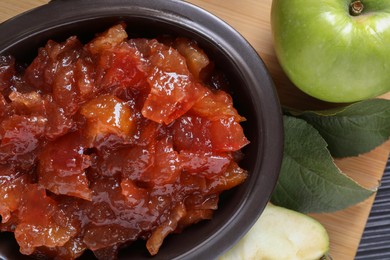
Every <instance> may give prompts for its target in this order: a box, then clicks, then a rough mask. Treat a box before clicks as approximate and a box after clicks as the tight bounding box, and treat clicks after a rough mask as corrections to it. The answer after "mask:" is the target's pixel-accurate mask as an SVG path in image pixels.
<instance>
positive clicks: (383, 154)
mask: <svg viewBox="0 0 390 260" xmlns="http://www.w3.org/2000/svg"><path fill="white" fill-rule="evenodd" d="M47 2H48V1H46V0H17V1H15V0H0V22H1V21H4V20H6V19H8V18H11V17H13V16H15V15H17V14H19V13H21V12H23V11H25V10H28V9H31V8H34V7H37V6H39V5H42V4H45V3H47ZM189 2H192V3H194V4H196V5H198V6H200V7H202V8H204V9H206V10H208V11H209V12H211V13H213V14H215V15H216V16H218V17H220V18H221V19H222V20H224V21H225V22H227V23H228V24H230V25H231V26H232V27H233V28H235V29H236V30H237V31H239V32H240V33H241V34H242V35H243V37H244V38H246V39H247V40H248V41H249V42H250V43H251V44H252V46H253V47H254V48H255V49H256V50H257V51H258V53H259V55H260V56H261V58H262V59H263V60H264V62H265V64H266V66H267V67H268V69H269V71H270V73H271V76H272V78H273V80H274V82H275V85H276V88H277V91H278V94H279V98H280V101H281V103H282V105H286V106H292V107H296V108H301V109H317V108H324V107H326V106H328V104H325V103H322V102H319V101H316V100H314V99H312V98H310V97H308V96H306V95H304V94H303V93H301V92H300V91H298V90H297V89H296V88H295V87H294V86H293V84H291V82H290V81H289V80H288V79H287V77H286V76H285V74H284V73H283V71H282V69H281V67H280V66H279V64H278V62H277V59H276V57H275V53H274V50H273V45H272V35H271V27H270V10H271V3H272V0H241V1H237V0H190V1H189ZM2 37H4V36H2ZM383 97H384V98H388V99H390V93H388V94H386V95H384V96H383ZM389 151H390V142H387V143H386V144H384V145H382V146H380V147H378V148H377V149H375V150H374V151H372V152H370V153H368V154H365V155H362V156H359V157H356V158H348V159H343V160H337V161H336V163H337V165H338V166H339V167H340V169H341V170H342V171H343V172H344V173H346V174H347V175H349V176H350V177H352V178H353V179H355V180H356V181H357V182H359V183H360V184H361V185H363V186H365V187H368V188H375V187H378V185H379V183H380V179H381V177H382V174H383V171H384V167H385V164H386V160H387V158H388V155H389ZM373 200H374V197H371V198H370V199H368V200H366V201H364V202H362V203H360V204H358V205H355V206H352V207H350V208H348V209H345V210H342V211H339V212H336V213H331V214H316V215H312V216H313V217H315V218H316V219H318V220H319V221H320V222H321V223H322V224H323V225H324V226H325V227H326V229H327V230H328V233H329V235H330V239H331V255H332V257H333V259H334V260H339V259H340V260H349V259H354V256H355V254H356V250H357V248H358V245H359V241H360V238H361V236H362V233H363V230H364V226H365V223H366V221H367V218H368V215H369V212H370V209H371V205H372V202H373Z"/></svg>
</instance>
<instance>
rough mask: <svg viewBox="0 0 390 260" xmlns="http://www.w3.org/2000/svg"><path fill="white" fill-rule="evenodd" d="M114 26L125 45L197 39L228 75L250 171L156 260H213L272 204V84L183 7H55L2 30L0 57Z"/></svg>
mask: <svg viewBox="0 0 390 260" xmlns="http://www.w3.org/2000/svg"><path fill="white" fill-rule="evenodd" d="M119 21H124V22H126V23H127V31H128V33H129V36H130V37H133V36H134V37H155V36H157V35H161V34H163V33H169V34H173V35H180V36H185V37H189V38H192V39H195V40H196V41H198V43H199V44H200V46H201V47H202V48H203V49H204V50H205V51H206V53H207V54H208V55H209V56H210V58H211V59H212V60H214V61H215V62H216V66H217V67H218V68H219V69H221V70H222V71H224V73H225V74H226V75H228V78H229V81H230V86H231V89H230V90H231V91H230V92H231V95H232V97H233V100H234V104H235V107H236V108H237V110H238V111H239V113H240V114H241V115H243V116H245V117H246V119H247V121H246V122H245V123H243V127H244V131H245V134H246V136H247V137H248V139H249V140H250V142H251V143H250V144H249V145H248V146H247V147H246V148H245V149H244V153H245V158H244V160H243V161H242V162H241V163H240V165H241V167H242V168H244V169H246V170H248V171H249V177H248V179H247V180H246V181H245V182H244V183H243V184H242V185H240V186H239V187H237V188H235V189H233V190H231V191H228V192H225V193H224V194H223V195H222V197H221V200H220V204H219V209H218V210H217V211H216V214H215V215H214V218H213V219H212V220H211V221H203V222H201V223H199V224H197V225H195V226H192V227H189V228H188V229H186V230H185V231H184V232H183V233H181V234H175V235H170V236H169V237H168V238H167V239H165V241H164V243H163V246H162V247H161V248H160V251H159V253H158V254H157V256H155V257H153V259H215V258H217V257H218V256H219V255H220V254H222V253H223V252H225V251H226V250H228V249H229V248H230V247H231V246H232V245H233V244H234V243H235V242H237V241H238V240H239V239H240V238H241V237H242V236H243V235H244V234H245V233H246V232H247V231H248V230H249V229H250V227H251V226H252V225H253V224H254V222H255V221H256V220H257V219H258V217H259V215H260V214H261V212H262V211H263V209H264V207H265V205H266V203H267V202H268V201H269V198H270V195H271V193H272V191H273V188H274V185H275V183H276V181H277V178H278V174H279V170H280V165H281V158H282V152H283V147H282V146H283V125H282V116H281V110H280V106H279V102H278V98H277V94H276V92H275V90H274V87H273V83H272V80H271V78H270V76H269V74H268V72H267V70H266V68H265V66H264V64H263V62H262V60H261V59H260V57H259V56H258V54H257V53H256V52H255V50H254V49H253V48H252V47H251V46H250V45H249V44H248V42H247V41H245V40H244V39H243V37H242V36H241V35H240V34H238V33H237V32H236V31H235V30H233V29H232V28H231V27H230V26H228V25H227V24H226V23H224V22H223V21H221V20H220V19H218V18H216V17H215V16H213V15H211V14H210V13H208V12H206V11H204V10H202V9H200V8H198V7H196V6H193V5H191V4H188V3H186V2H184V1H180V0H155V1H152V0H78V1H77V0H55V1H52V2H51V3H49V4H47V5H45V6H42V7H39V8H37V9H34V10H31V11H29V12H26V13H24V14H22V15H19V16H17V17H15V18H13V19H11V20H8V21H6V22H5V23H3V24H1V25H0V35H1V36H2V37H1V38H0V54H12V55H14V56H15V57H16V58H17V60H19V61H22V62H30V61H31V60H32V58H33V57H34V56H35V55H36V54H37V50H38V48H39V47H41V46H44V44H45V43H46V41H47V40H49V39H53V40H56V41H63V40H65V39H66V38H67V37H69V36H71V35H77V36H78V37H79V38H80V39H82V40H85V41H88V40H89V39H91V38H92V37H93V36H94V34H95V33H96V32H100V31H104V30H105V29H107V28H108V27H109V26H111V25H113V24H116V23H117V22H119ZM88 256H90V255H88V254H87V256H85V258H88ZM130 257H131V259H148V258H151V257H150V256H149V255H148V253H147V251H146V249H145V245H144V244H143V243H141V242H140V243H135V244H134V245H133V246H130V247H128V248H125V249H123V250H121V252H120V255H119V258H123V259H129V258H130ZM23 258H24V257H23V256H21V255H20V254H19V253H18V246H17V244H16V243H15V241H14V240H13V238H12V236H11V235H7V234H0V259H23Z"/></svg>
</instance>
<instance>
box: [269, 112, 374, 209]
mask: <svg viewBox="0 0 390 260" xmlns="http://www.w3.org/2000/svg"><path fill="white" fill-rule="evenodd" d="M284 131H285V144H284V145H285V147H284V157H283V162H282V167H281V173H280V177H279V180H278V183H277V184H276V187H275V190H274V193H273V195H272V198H271V201H272V202H273V203H274V204H276V205H279V206H282V207H285V208H289V209H292V210H295V211H299V212H303V213H309V212H310V213H314V212H333V211H337V210H341V209H344V208H346V207H349V206H351V205H354V204H356V203H358V202H361V201H363V200H365V199H367V198H368V197H369V196H370V195H372V194H373V193H374V191H373V190H368V189H365V188H363V187H362V186H360V185H359V184H358V183H356V182H355V181H354V180H352V179H351V178H349V177H348V176H346V175H345V174H343V173H342V172H341V171H340V170H339V169H338V167H337V166H336V165H335V163H334V161H333V158H332V156H331V155H330V153H329V151H328V150H327V144H326V142H325V140H324V139H323V138H322V137H321V135H320V134H319V133H318V131H317V130H316V129H315V128H313V127H312V126H311V125H309V124H308V123H307V122H305V121H304V120H302V119H298V118H294V117H291V116H284Z"/></svg>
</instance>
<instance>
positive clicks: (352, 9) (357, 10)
mask: <svg viewBox="0 0 390 260" xmlns="http://www.w3.org/2000/svg"><path fill="white" fill-rule="evenodd" d="M363 9H364V5H363V3H362V2H361V1H360V0H356V1H353V2H352V3H351V4H350V5H349V13H350V14H351V15H352V16H358V15H360V14H361V13H362V12H363Z"/></svg>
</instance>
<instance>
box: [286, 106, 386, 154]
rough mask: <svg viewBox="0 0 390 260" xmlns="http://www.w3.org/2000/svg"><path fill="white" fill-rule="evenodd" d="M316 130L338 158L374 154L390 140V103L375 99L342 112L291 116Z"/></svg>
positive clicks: (340, 110)
mask: <svg viewBox="0 0 390 260" xmlns="http://www.w3.org/2000/svg"><path fill="white" fill-rule="evenodd" d="M291 113H292V114H293V115H294V116H297V117H299V118H302V119H304V120H305V121H307V122H308V123H310V124H311V125H312V126H314V127H315V128H316V129H317V130H318V131H319V133H320V134H321V135H322V137H323V138H324V139H325V140H326V142H327V143H328V146H329V151H330V152H331V154H332V156H334V157H339V158H341V157H349V156H357V155H359V154H363V153H366V152H369V151H371V150H372V149H374V148H375V147H377V146H379V145H381V144H382V143H384V142H385V141H387V140H388V139H389V137H390V100H386V99H371V100H365V101H361V102H357V103H354V104H352V105H349V106H347V107H343V108H341V109H332V110H327V111H317V112H315V111H308V112H298V113H297V112H291Z"/></svg>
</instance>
